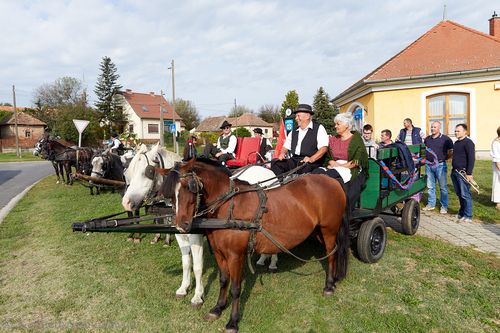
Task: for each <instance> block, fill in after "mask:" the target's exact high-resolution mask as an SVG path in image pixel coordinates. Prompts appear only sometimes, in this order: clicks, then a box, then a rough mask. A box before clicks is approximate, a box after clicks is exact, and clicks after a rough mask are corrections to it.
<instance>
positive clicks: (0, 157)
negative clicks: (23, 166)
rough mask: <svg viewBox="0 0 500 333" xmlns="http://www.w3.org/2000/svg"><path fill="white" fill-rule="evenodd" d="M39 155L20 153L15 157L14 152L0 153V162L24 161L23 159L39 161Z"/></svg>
mask: <svg viewBox="0 0 500 333" xmlns="http://www.w3.org/2000/svg"><path fill="white" fill-rule="evenodd" d="M40 160H41V158H40V156H33V154H31V153H28V152H26V153H22V154H21V157H17V156H16V153H0V162H25V161H40Z"/></svg>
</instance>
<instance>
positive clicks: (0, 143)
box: [0, 106, 47, 152]
mask: <svg viewBox="0 0 500 333" xmlns="http://www.w3.org/2000/svg"><path fill="white" fill-rule="evenodd" d="M17 110H18V112H17V133H18V137H19V147H21V148H22V149H32V148H33V147H34V146H35V144H36V142H37V141H38V140H39V139H40V138H41V137H42V136H43V134H44V133H45V126H46V125H47V124H46V123H44V122H43V121H41V120H39V119H37V118H35V117H33V116H32V115H30V114H28V113H25V112H22V111H19V110H24V108H18V109H17ZM15 124H16V121H15V113H14V107H12V106H0V151H2V152H3V151H6V150H8V151H11V150H12V151H14V150H15V148H16V127H15Z"/></svg>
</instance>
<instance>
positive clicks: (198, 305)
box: [191, 303, 203, 310]
mask: <svg viewBox="0 0 500 333" xmlns="http://www.w3.org/2000/svg"><path fill="white" fill-rule="evenodd" d="M202 305H203V303H191V307H192V308H193V309H196V310H199V309H201V306H202Z"/></svg>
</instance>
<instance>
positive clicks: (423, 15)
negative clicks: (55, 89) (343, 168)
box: [0, 0, 500, 118]
mask: <svg viewBox="0 0 500 333" xmlns="http://www.w3.org/2000/svg"><path fill="white" fill-rule="evenodd" d="M444 5H446V11H445V12H446V18H447V19H448V20H451V21H454V22H457V23H459V24H462V25H465V26H468V27H470V28H473V29H476V30H479V31H482V32H484V33H488V31H489V30H488V29H489V25H488V24H489V23H488V19H489V18H491V16H492V14H493V11H496V12H497V13H500V2H498V1H492V0H490V1H486V0H476V1H470V0H457V1H440V0H419V1H415V0H398V1H359V0H358V1H344V0H337V1H331V0H330V1H326V0H325V1H315V0H309V1H303V0H302V1H294V0H290V1H272V0H269V1H241V0H235V1H227V0H198V1H189V0H188V1H167V0H165V1H162V0H148V1H143V0H124V1H119V0H107V1H106V0H83V1H73V0H65V1H56V0H39V1H24V0H0V15H1V17H2V29H1V32H0V103H2V102H3V103H5V102H7V103H11V104H12V103H13V98H12V86H13V85H15V87H16V104H17V106H19V107H29V106H32V105H33V95H34V91H35V90H36V89H37V88H38V87H40V86H41V85H43V84H47V83H49V84H50V83H52V82H54V81H55V80H56V79H58V78H60V77H63V76H70V77H75V78H78V79H80V80H82V82H83V84H84V86H85V87H86V88H87V91H88V93H89V97H90V99H91V102H93V101H94V99H95V94H94V92H93V91H94V88H95V83H96V80H97V77H98V75H99V74H100V70H99V65H100V63H101V61H102V58H103V57H104V56H108V57H110V58H111V60H112V61H113V63H114V64H115V65H116V67H117V70H118V74H119V75H120V78H119V80H118V83H119V84H120V85H122V86H123V89H132V90H133V91H135V92H144V93H149V92H155V93H157V94H159V93H160V92H161V91H162V90H163V92H164V93H165V95H166V98H167V99H169V100H171V99H172V71H171V70H170V69H169V67H171V61H172V60H174V73H175V75H174V79H175V80H174V81H175V97H176V98H182V99H185V100H189V101H191V102H192V103H193V104H194V105H195V106H196V108H197V110H198V112H199V114H200V116H201V117H202V118H205V117H210V116H222V115H227V114H228V113H229V111H230V110H231V108H232V107H233V106H234V104H235V103H236V104H237V105H243V106H245V107H247V108H249V109H251V110H253V111H255V112H258V111H259V109H260V108H261V107H262V106H263V105H278V106H280V105H281V103H282V102H283V100H284V98H285V95H286V93H287V92H288V91H290V90H296V91H297V93H298V95H299V100H300V102H301V103H307V104H312V102H313V97H314V95H315V94H316V92H317V90H318V89H319V87H323V88H324V89H325V91H326V92H327V93H328V94H329V96H330V97H331V98H333V97H335V96H337V95H338V94H340V93H341V92H342V91H343V90H345V89H346V88H347V87H349V86H350V85H352V84H353V83H355V82H356V81H358V80H359V79H361V78H362V77H364V76H365V75H366V74H368V73H369V72H371V71H372V70H374V69H375V68H377V67H378V66H380V65H381V64H382V63H384V62H385V61H387V60H388V59H389V58H391V57H392V56H394V55H395V54H396V53H398V52H399V51H401V50H402V49H403V48H405V47H406V46H408V45H409V44H410V43H412V42H413V41H415V40H416V39H417V38H418V37H420V36H421V35H423V34H424V33H425V32H426V31H428V30H430V29H431V28H432V27H433V26H435V25H436V24H438V23H439V22H440V21H441V20H442V19H443V12H444Z"/></svg>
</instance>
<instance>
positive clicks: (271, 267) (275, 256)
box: [269, 254, 278, 273]
mask: <svg viewBox="0 0 500 333" xmlns="http://www.w3.org/2000/svg"><path fill="white" fill-rule="evenodd" d="M277 263H278V254H272V255H271V263H270V264H269V271H270V272H271V273H276V272H277V271H278V266H277V265H276V264H277Z"/></svg>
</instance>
